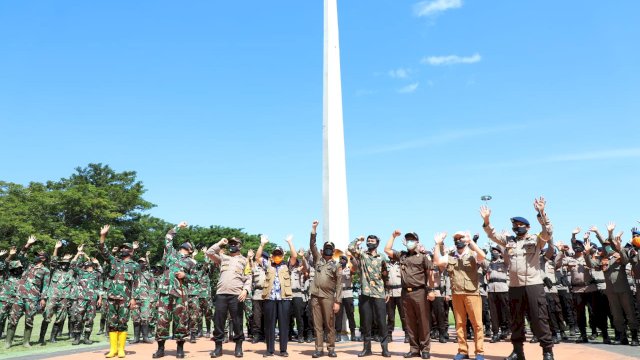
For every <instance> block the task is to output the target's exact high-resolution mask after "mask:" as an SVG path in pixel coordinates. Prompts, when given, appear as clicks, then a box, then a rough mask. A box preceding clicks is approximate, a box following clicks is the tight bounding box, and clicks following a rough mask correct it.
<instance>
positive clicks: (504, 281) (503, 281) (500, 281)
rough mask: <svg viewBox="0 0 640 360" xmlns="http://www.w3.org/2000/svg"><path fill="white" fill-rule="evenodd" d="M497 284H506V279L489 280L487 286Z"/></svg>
mask: <svg viewBox="0 0 640 360" xmlns="http://www.w3.org/2000/svg"><path fill="white" fill-rule="evenodd" d="M497 282H499V283H506V282H507V279H489V284H491V283H497Z"/></svg>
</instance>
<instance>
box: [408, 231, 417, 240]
mask: <svg viewBox="0 0 640 360" xmlns="http://www.w3.org/2000/svg"><path fill="white" fill-rule="evenodd" d="M404 238H405V239H406V240H409V239H415V240H420V238H419V237H418V234H416V233H415V232H408V233H406V234H404Z"/></svg>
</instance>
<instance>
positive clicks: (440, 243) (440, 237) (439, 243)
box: [433, 232, 449, 267]
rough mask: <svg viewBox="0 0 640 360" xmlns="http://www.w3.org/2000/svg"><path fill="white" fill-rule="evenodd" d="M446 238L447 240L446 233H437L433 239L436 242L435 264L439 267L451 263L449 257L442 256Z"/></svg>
mask: <svg viewBox="0 0 640 360" xmlns="http://www.w3.org/2000/svg"><path fill="white" fill-rule="evenodd" d="M446 238H447V233H446V232H441V233H437V234H436V235H435V236H434V237H433V240H434V241H435V242H436V247H435V249H434V251H433V264H434V265H435V266H437V267H443V266H446V265H447V263H448V262H449V256H448V255H445V256H442V255H440V253H441V252H442V250H443V249H444V239H446Z"/></svg>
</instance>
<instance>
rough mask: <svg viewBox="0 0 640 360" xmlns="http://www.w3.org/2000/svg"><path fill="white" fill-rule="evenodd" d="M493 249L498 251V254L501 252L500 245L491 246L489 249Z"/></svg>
mask: <svg viewBox="0 0 640 360" xmlns="http://www.w3.org/2000/svg"><path fill="white" fill-rule="evenodd" d="M493 250H495V251H497V252H499V253H500V254H502V249H500V247H498V246H492V247H491V251H493Z"/></svg>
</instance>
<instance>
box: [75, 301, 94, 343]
mask: <svg viewBox="0 0 640 360" xmlns="http://www.w3.org/2000/svg"><path fill="white" fill-rule="evenodd" d="M69 315H70V319H71V321H72V322H73V332H74V333H76V334H78V333H82V328H83V326H84V331H85V332H88V333H90V332H91V331H92V330H93V319H94V318H95V317H96V301H95V300H90V299H77V300H76V301H75V303H74V306H73V307H72V308H71V313H70V314H69Z"/></svg>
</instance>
